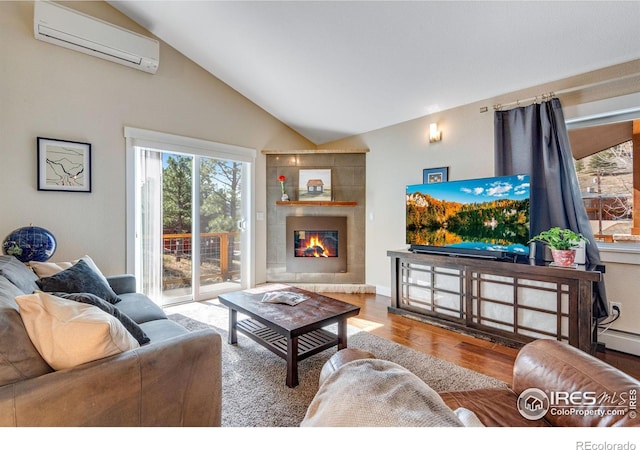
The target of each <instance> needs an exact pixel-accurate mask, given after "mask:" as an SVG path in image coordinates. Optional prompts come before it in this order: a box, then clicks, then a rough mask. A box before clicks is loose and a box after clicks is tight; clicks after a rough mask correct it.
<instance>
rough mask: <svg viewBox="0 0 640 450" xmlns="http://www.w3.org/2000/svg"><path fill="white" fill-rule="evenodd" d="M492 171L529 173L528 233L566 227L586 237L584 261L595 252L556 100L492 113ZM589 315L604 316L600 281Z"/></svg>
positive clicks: (594, 260)
mask: <svg viewBox="0 0 640 450" xmlns="http://www.w3.org/2000/svg"><path fill="white" fill-rule="evenodd" d="M494 127H495V151H496V174H497V175H515V174H520V173H522V174H529V175H530V177H531V235H532V236H534V235H536V234H538V233H540V232H541V231H544V230H546V229H549V228H551V227H561V228H569V229H571V230H573V231H576V232H579V233H582V234H583V235H584V236H585V237H586V238H587V239H588V240H589V244H588V245H587V246H586V257H587V264H591V265H599V264H600V252H599V250H598V246H597V245H596V242H595V240H594V237H593V231H592V230H591V225H590V223H589V218H588V216H587V212H586V210H585V208H584V204H583V203H582V197H581V194H580V186H579V185H578V177H577V176H576V171H575V167H574V165H573V156H572V154H571V145H570V143H569V136H568V134H567V128H566V125H565V121H564V114H563V112H562V105H561V104H560V100H558V99H557V98H553V99H551V100H549V101H545V102H542V103H540V104H537V103H536V104H533V105H530V106H526V107H522V108H515V109H511V110H509V111H496V113H495V121H494ZM594 291H595V295H596V299H595V302H594V308H593V314H594V317H595V318H596V319H598V320H602V319H604V318H606V317H607V316H608V307H607V300H606V291H605V288H604V282H602V283H598V286H597V289H594Z"/></svg>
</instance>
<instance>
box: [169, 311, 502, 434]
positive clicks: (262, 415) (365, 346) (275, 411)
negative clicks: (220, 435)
mask: <svg viewBox="0 0 640 450" xmlns="http://www.w3.org/2000/svg"><path fill="white" fill-rule="evenodd" d="M166 312H167V314H168V315H169V318H170V319H172V320H174V321H176V322H178V323H180V324H181V325H183V326H184V327H186V328H188V329H189V330H199V329H203V328H214V329H216V330H217V331H218V332H219V333H220V334H221V335H222V426H223V427H297V426H298V424H299V423H300V422H301V421H302V419H303V418H304V415H305V413H306V410H307V406H308V405H309V403H311V400H312V399H313V397H314V395H315V394H316V392H317V390H318V379H319V376H320V370H321V368H322V365H323V364H324V363H325V362H326V361H327V360H328V359H329V358H331V356H332V355H333V354H335V352H336V348H335V347H334V348H331V349H328V350H325V351H323V352H321V353H318V354H317V355H314V356H312V357H310V358H307V359H305V360H303V361H300V362H299V363H298V374H299V379H300V384H299V385H298V386H297V387H295V388H293V389H292V388H288V387H287V386H286V385H285V377H286V362H285V360H284V359H282V358H280V357H278V356H276V355H274V354H273V353H271V352H270V351H268V350H267V349H265V348H264V347H262V346H260V345H258V344H257V343H255V342H254V341H252V340H251V339H249V338H248V337H246V336H244V335H243V334H242V333H238V344H237V345H229V344H227V330H228V324H229V315H228V310H227V308H226V307H225V306H223V305H221V304H220V303H219V302H218V301H217V300H211V301H207V302H198V303H190V304H186V305H179V306H174V307H170V308H167V309H166ZM238 318H239V319H242V318H243V316H242V315H241V314H238ZM328 329H331V327H328ZM332 331H334V332H335V329H333V330H332ZM348 346H349V347H353V348H360V349H362V350H367V351H369V352H371V353H373V354H374V355H376V356H377V357H378V358H382V359H386V360H389V361H393V362H395V363H397V364H400V365H401V366H403V367H405V368H407V369H409V370H410V371H411V372H413V373H414V374H416V375H417V376H418V377H419V378H421V379H422V380H424V381H425V382H426V383H427V384H429V386H431V387H432V388H433V389H435V390H436V391H438V392H444V391H455V390H466V389H474V388H487V387H503V386H506V384H505V383H504V382H502V381H499V380H496V379H495V378H491V377H488V376H486V375H483V374H480V373H477V372H474V371H472V370H469V369H465V368H463V367H460V366H457V365H455V364H452V363H450V362H447V361H443V360H440V359H438V358H435V357H433V356H429V355H426V354H424V353H420V352H418V351H415V350H413V349H410V348H408V347H404V346H402V345H399V344H396V343H394V342H391V341H389V340H387V339H383V338H381V337H378V336H375V335H373V334H370V333H367V332H366V331H361V330H359V329H358V328H356V327H353V326H351V325H349V326H348Z"/></svg>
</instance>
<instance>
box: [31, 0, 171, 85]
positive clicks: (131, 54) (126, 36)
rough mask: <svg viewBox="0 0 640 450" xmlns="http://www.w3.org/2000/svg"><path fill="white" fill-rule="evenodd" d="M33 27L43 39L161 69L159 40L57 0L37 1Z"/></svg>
mask: <svg viewBox="0 0 640 450" xmlns="http://www.w3.org/2000/svg"><path fill="white" fill-rule="evenodd" d="M33 31H34V33H35V37H36V39H39V40H41V41H45V42H50V43H52V44H56V45H60V46H62V47H66V48H70V49H72V50H77V51H79V52H82V53H86V54H88V55H93V56H97V57H98V58H103V59H107V60H109V61H113V62H116V63H118V64H123V65H125V66H128V67H133V68H134V69H139V70H142V71H145V72H149V73H156V71H157V70H158V64H159V56H160V43H159V42H158V41H156V40H154V39H151V38H148V37H146V36H143V35H141V34H138V33H134V32H132V31H129V30H126V29H124V28H121V27H118V26H116V25H112V24H110V23H108V22H105V21H103V20H100V19H96V18H95V17H91V16H88V15H86V14H83V13H80V12H78V11H75V10H73V9H70V8H67V7H64V6H62V5H58V4H57V3H52V2H48V1H36V2H35V3H34V12H33Z"/></svg>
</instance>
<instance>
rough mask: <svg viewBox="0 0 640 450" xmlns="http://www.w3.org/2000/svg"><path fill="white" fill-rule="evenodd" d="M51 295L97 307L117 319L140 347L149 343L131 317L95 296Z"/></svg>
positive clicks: (78, 294) (79, 294)
mask: <svg viewBox="0 0 640 450" xmlns="http://www.w3.org/2000/svg"><path fill="white" fill-rule="evenodd" d="M52 294H53V295H55V296H56V297H61V298H66V299H67V300H73V301H75V302H79V303H86V304H88V305H93V306H97V307H98V308H100V309H101V310H103V311H104V312H106V313H108V314H111V315H112V316H113V317H115V318H116V319H118V320H119V321H120V322H121V323H122V325H124V327H125V328H126V329H127V331H128V332H129V333H131V335H132V336H133V337H134V338H135V339H136V341H138V343H139V344H140V345H144V344H148V343H149V342H150V341H151V340H150V339H149V336H147V333H145V332H144V331H143V330H142V328H140V325H138V324H137V323H135V322H134V321H133V319H132V318H131V317H129V316H127V315H126V314H125V313H123V312H122V311H120V310H119V309H118V308H116V307H115V306H113V305H112V304H110V303H107V302H106V301H104V300H102V299H101V298H100V297H98V296H97V295H94V294H89V293H88V292H81V293H74V294H69V293H66V292H52Z"/></svg>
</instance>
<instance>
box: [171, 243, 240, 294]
mask: <svg viewBox="0 0 640 450" xmlns="http://www.w3.org/2000/svg"><path fill="white" fill-rule="evenodd" d="M239 236H240V232H221V233H200V262H201V266H202V263H209V264H210V269H211V268H214V267H215V268H217V270H208V271H207V272H206V273H201V274H200V281H201V283H202V282H203V281H205V280H207V279H210V278H212V277H213V276H216V277H218V276H219V277H220V278H221V279H222V280H223V281H226V280H231V279H232V278H233V276H234V275H237V274H239V273H240V269H239V266H240V261H239V258H240V240H239ZM162 248H163V249H164V254H165V255H172V256H173V257H174V258H175V261H176V262H180V260H181V259H182V258H186V259H191V256H192V239H191V233H179V234H170V233H167V234H163V235H162ZM234 257H236V258H235V259H234ZM201 270H202V267H201ZM164 272H165V273H164V274H163V277H162V278H163V279H162V285H163V287H166V286H168V285H175V284H185V283H190V281H191V276H190V274H187V275H185V276H184V277H180V276H171V275H170V274H168V273H167V271H166V270H165V271H164Z"/></svg>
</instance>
